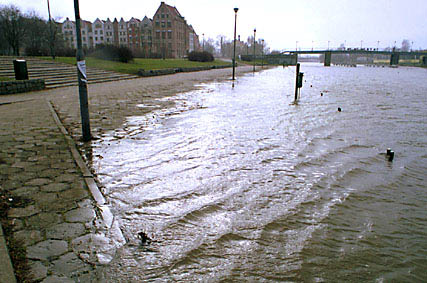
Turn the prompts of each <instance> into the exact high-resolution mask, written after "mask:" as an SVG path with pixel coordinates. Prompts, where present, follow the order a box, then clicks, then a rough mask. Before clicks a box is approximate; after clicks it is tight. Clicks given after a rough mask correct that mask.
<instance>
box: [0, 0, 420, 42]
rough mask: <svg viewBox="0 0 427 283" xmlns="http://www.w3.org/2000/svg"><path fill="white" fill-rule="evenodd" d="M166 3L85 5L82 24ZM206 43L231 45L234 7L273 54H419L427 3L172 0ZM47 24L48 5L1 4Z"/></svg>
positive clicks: (38, 0)
mask: <svg viewBox="0 0 427 283" xmlns="http://www.w3.org/2000/svg"><path fill="white" fill-rule="evenodd" d="M160 2H161V1H154V0H120V1H113V0H80V14H81V17H82V18H83V19H86V20H90V21H93V20H95V19H96V18H97V17H99V18H100V19H106V18H107V17H109V18H111V19H113V18H114V17H117V18H120V17H123V18H124V19H125V20H128V19H130V18H131V17H136V18H139V19H142V18H143V17H144V16H145V15H147V16H148V17H150V18H151V17H152V16H153V15H154V13H155V11H156V9H157V8H158V6H159V5H160ZM165 2H166V3H167V4H169V5H172V6H176V7H177V8H178V10H179V11H180V13H181V14H182V15H183V16H184V17H185V18H186V19H187V21H188V23H190V24H192V25H193V27H194V28H195V30H196V32H197V33H198V34H199V35H200V38H201V39H202V34H203V33H204V34H205V38H208V37H211V38H216V36H217V35H224V36H226V37H228V38H229V39H231V38H232V37H233V28H234V11H233V8H234V7H238V8H239V12H238V16H237V33H238V34H240V35H241V37H242V39H244V40H246V39H247V37H248V36H249V35H253V29H254V28H256V29H257V38H264V39H265V40H266V42H267V43H268V45H269V46H270V47H271V48H272V49H279V50H283V49H295V47H296V41H298V48H307V49H308V48H309V49H311V47H312V45H313V46H314V48H325V47H327V46H328V41H330V47H337V46H339V45H340V44H341V43H344V42H346V46H349V47H360V45H361V41H362V40H363V43H362V44H363V47H376V46H377V41H380V42H379V46H380V48H381V47H387V46H393V45H394V42H395V41H396V42H397V46H400V45H401V42H402V40H403V39H408V40H409V41H410V42H414V46H413V48H414V49H418V48H420V47H421V48H427V16H426V11H427V0H293V1H291V0H286V1H283V0H264V1H259V0H169V1H165ZM0 3H1V4H14V5H16V6H18V7H20V8H21V9H22V10H23V11H29V10H35V11H36V12H38V14H39V15H41V16H43V17H45V18H47V0H0ZM50 6H51V12H52V16H54V17H62V18H65V17H69V18H70V19H74V6H73V0H50Z"/></svg>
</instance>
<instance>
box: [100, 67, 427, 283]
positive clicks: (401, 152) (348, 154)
mask: <svg viewBox="0 0 427 283" xmlns="http://www.w3.org/2000/svg"><path fill="white" fill-rule="evenodd" d="M301 71H302V72H304V73H305V76H304V79H305V80H306V82H305V83H304V86H303V88H302V91H301V99H300V101H299V103H298V105H293V104H292V101H293V95H294V83H295V67H292V68H281V67H280V68H274V69H269V70H265V71H262V72H259V73H255V74H247V75H245V76H242V77H239V78H238V80H237V82H236V84H235V87H234V88H232V87H231V82H230V81H226V82H216V83H212V84H206V85H201V86H199V88H198V90H196V91H193V92H190V93H184V94H179V95H178V96H176V97H173V98H167V99H171V100H174V101H176V105H175V106H174V107H172V108H168V109H162V110H154V111H153V112H152V113H149V114H144V115H141V116H137V117H128V118H127V122H126V124H124V125H123V127H122V128H119V129H116V130H115V131H112V132H108V133H105V134H104V135H103V137H102V139H100V140H99V141H97V142H95V143H94V145H93V156H94V159H93V164H92V167H93V169H94V170H95V172H96V174H97V176H98V179H99V181H100V183H101V185H102V186H103V187H104V193H105V195H106V197H107V199H108V200H109V202H110V205H111V208H112V210H113V212H114V214H115V216H116V217H117V218H118V220H119V222H120V225H121V228H122V230H123V233H124V235H125V237H126V238H127V240H128V242H127V244H126V245H125V246H123V247H122V248H121V249H120V250H119V251H118V253H117V255H116V257H115V258H114V260H113V261H112V262H111V264H110V265H108V266H107V267H106V268H105V270H104V276H105V279H106V280H108V281H109V282H112V281H122V282H137V281H190V282H191V281H197V280H199V281H208V282H217V281H235V282H242V281H250V282H255V281H261V282H262V281H265V282H267V281H283V280H285V281H286V280H287V281H306V282H323V281H325V282H344V281H357V282H360V281H370V282H374V281H377V282H383V281H384V282H387V281H389V280H392V281H419V282H420V281H426V280H427V273H426V270H427V209H426V206H427V174H426V172H427V69H419V68H403V67H401V68H396V69H394V68H368V67H362V66H359V67H357V68H345V67H330V68H325V67H323V66H321V65H318V64H302V66H301ZM321 93H323V96H321ZM140 106H141V107H146V106H150V105H144V101H141V105H140ZM338 107H341V108H342V112H338V111H337V108H338ZM387 148H391V149H392V150H394V152H395V158H394V160H393V162H390V161H388V160H387V159H386V157H385V154H384V153H385V151H386V149H387ZM140 231H145V232H147V234H148V235H149V236H150V237H151V238H152V239H153V242H152V243H151V244H150V245H148V246H145V247H144V246H141V245H140V241H139V239H138V238H137V233H138V232H140Z"/></svg>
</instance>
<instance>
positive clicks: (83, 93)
mask: <svg viewBox="0 0 427 283" xmlns="http://www.w3.org/2000/svg"><path fill="white" fill-rule="evenodd" d="M74 12H75V15H76V35H77V54H76V59H77V78H78V80H79V98H80V115H81V118H82V133H83V141H89V140H90V139H91V138H92V135H91V134H90V122H89V103H88V99H87V76H86V62H85V60H84V54H83V51H82V35H81V31H80V10H79V0H74Z"/></svg>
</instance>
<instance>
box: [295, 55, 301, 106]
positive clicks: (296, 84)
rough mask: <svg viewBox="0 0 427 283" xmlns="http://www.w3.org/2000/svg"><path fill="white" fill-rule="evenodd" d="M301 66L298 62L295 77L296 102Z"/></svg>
mask: <svg viewBox="0 0 427 283" xmlns="http://www.w3.org/2000/svg"><path fill="white" fill-rule="evenodd" d="M299 66H300V64H299V63H297V72H296V78H295V102H297V100H298V77H299Z"/></svg>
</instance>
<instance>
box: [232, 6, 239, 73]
mask: <svg viewBox="0 0 427 283" xmlns="http://www.w3.org/2000/svg"><path fill="white" fill-rule="evenodd" d="M237 11H239V8H234V49H233V81H234V80H235V76H234V75H235V73H236V25H237Z"/></svg>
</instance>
